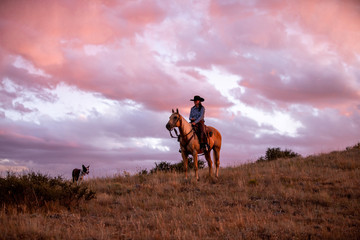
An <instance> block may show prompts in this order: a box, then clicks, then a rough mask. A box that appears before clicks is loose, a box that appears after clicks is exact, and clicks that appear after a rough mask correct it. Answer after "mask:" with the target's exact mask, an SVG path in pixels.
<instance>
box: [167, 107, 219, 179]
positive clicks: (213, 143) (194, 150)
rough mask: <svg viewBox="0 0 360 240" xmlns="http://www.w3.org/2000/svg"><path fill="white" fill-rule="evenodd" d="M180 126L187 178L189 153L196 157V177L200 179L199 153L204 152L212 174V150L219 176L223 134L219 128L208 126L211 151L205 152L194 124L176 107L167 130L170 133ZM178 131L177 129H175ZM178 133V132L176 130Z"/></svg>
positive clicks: (216, 173) (182, 154)
mask: <svg viewBox="0 0 360 240" xmlns="http://www.w3.org/2000/svg"><path fill="white" fill-rule="evenodd" d="M176 127H177V128H179V131H180V135H179V142H180V148H181V156H182V159H183V161H184V169H185V178H186V179H187V169H188V155H189V154H191V155H192V156H193V159H194V165H195V166H194V168H195V176H196V179H197V180H199V174H198V154H200V153H204V155H205V158H206V161H207V162H208V165H209V176H212V172H213V171H212V161H211V156H210V151H211V150H213V155H214V161H215V166H216V171H215V176H216V177H218V176H219V166H220V149H221V134H220V132H219V131H218V130H216V129H215V128H213V127H209V126H207V127H206V132H207V137H208V143H209V146H210V148H209V151H205V152H203V151H202V150H201V149H200V144H199V139H198V137H197V135H196V133H195V131H194V129H193V128H192V125H191V124H190V123H189V122H188V121H186V120H185V118H183V117H182V116H181V115H180V113H179V110H178V109H176V112H175V111H174V110H172V114H171V116H170V119H169V122H168V123H167V124H166V128H167V130H169V132H170V135H171V131H172V130H173V129H174V128H176ZM175 132H176V131H175ZM176 133H177V132H176Z"/></svg>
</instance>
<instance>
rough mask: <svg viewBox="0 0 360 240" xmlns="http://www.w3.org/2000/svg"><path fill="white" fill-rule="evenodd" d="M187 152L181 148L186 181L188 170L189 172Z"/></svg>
mask: <svg viewBox="0 0 360 240" xmlns="http://www.w3.org/2000/svg"><path fill="white" fill-rule="evenodd" d="M185 152H186V150H185V149H184V148H181V157H182V159H183V162H184V171H185V179H187V170H188V156H187V155H186V153H185Z"/></svg>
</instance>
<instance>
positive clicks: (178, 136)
mask: <svg viewBox="0 0 360 240" xmlns="http://www.w3.org/2000/svg"><path fill="white" fill-rule="evenodd" d="M180 120H181V116H180V114H179V118H178V120H177V121H176V123H175V125H176V124H177V122H178V121H180ZM180 125H181V123H180ZM173 130H174V132H175V134H176V137H174V136H173V135H172V133H171V131H172V130H171V129H170V130H169V133H170V137H171V138H177V140H178V142H180V137H181V135H180V134H178V132H177V130H176V128H173ZM190 133H193V135H192V136H191V137H190V139H188V141H187V143H186V145H185V146H183V147H184V148H186V146H187V145H188V144H189V142H190V141H191V139H192V138H193V137H194V133H195V132H194V129H193V128H191V130H190V131H189V132H188V133H187V134H185V135H183V137H187V136H188V135H189V134H190Z"/></svg>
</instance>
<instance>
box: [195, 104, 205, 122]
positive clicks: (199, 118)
mask: <svg viewBox="0 0 360 240" xmlns="http://www.w3.org/2000/svg"><path fill="white" fill-rule="evenodd" d="M204 116H205V108H204V107H202V108H201V110H200V116H199V117H198V118H197V119H196V120H195V121H194V122H195V123H198V122H200V121H201V120H204Z"/></svg>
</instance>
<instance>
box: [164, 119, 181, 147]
mask: <svg viewBox="0 0 360 240" xmlns="http://www.w3.org/2000/svg"><path fill="white" fill-rule="evenodd" d="M174 114H176V116H177V120H176V122H175V123H174V124H172V125H173V126H170V125H169V128H168V125H167V126H166V127H167V128H168V130H169V133H170V136H171V138H177V139H178V141H179V139H180V135H179V134H178V132H177V130H176V124H177V123H178V122H179V121H180V114H179V113H173V114H172V115H174ZM172 115H171V116H172ZM172 130H174V132H175V134H176V137H174V136H173V135H172V132H171V131H172Z"/></svg>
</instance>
